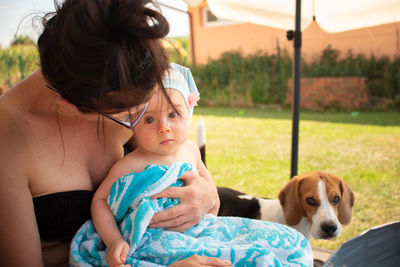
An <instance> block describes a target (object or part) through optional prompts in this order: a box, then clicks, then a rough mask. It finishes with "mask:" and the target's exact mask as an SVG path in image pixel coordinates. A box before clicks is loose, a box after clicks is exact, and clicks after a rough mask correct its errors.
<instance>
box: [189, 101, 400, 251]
mask: <svg viewBox="0 0 400 267" xmlns="http://www.w3.org/2000/svg"><path fill="white" fill-rule="evenodd" d="M213 113H214V114H213ZM196 114H199V115H196ZM364 114H365V113H364ZM364 114H363V117H362V118H356V119H354V118H351V117H350V116H349V114H345V113H332V114H328V113H324V114H323V116H322V115H321V114H320V113H311V112H308V113H305V114H304V117H305V118H306V119H303V117H302V120H301V122H300V139H299V167H298V169H299V173H304V172H307V171H313V170H320V171H326V172H330V173H333V174H336V175H339V176H342V177H343V178H344V179H345V181H346V182H347V183H348V184H349V185H350V187H351V188H352V189H353V191H354V192H355V195H356V203H355V207H354V209H353V219H352V222H351V223H350V224H349V225H348V226H345V227H343V230H342V234H341V236H340V237H339V238H338V239H337V240H333V241H316V240H312V242H311V244H312V245H313V246H317V247H323V248H327V249H337V248H338V247H339V246H340V245H341V244H342V243H343V242H345V241H346V240H349V239H351V238H352V237H354V236H356V235H358V234H360V233H362V232H363V231H365V230H367V229H368V228H370V227H373V226H377V225H381V224H384V223H388V222H392V221H396V220H399V214H400V193H399V192H400V114H399V113H380V114H377V113H370V114H365V115H364ZM200 118H201V119H202V120H203V121H204V122H205V125H206V133H207V146H206V149H207V157H206V160H207V167H208V168H209V170H210V172H211V174H212V175H213V178H214V180H215V182H216V184H217V185H218V186H226V187H231V188H234V189H237V190H240V191H243V192H245V193H248V194H252V195H254V196H260V197H269V198H276V197H277V195H278V193H279V190H280V189H281V188H282V187H283V186H284V185H285V184H286V183H287V182H288V180H289V175H290V151H291V115H290V112H289V111H281V112H277V111H267V110H245V111H240V112H239V111H238V110H235V109H212V108H201V109H199V111H195V115H194V117H193V121H192V128H193V129H194V128H195V125H196V123H197V121H198V120H199V119H200ZM377 118H381V119H380V120H378V119H377ZM356 120H359V121H358V123H357V121H356ZM193 132H194V131H193ZM193 136H194V134H192V137H193Z"/></svg>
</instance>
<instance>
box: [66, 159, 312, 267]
mask: <svg viewBox="0 0 400 267" xmlns="http://www.w3.org/2000/svg"><path fill="white" fill-rule="evenodd" d="M191 169H192V166H191V165H190V164H186V163H174V164H172V165H171V166H169V167H166V166H161V165H150V166H149V167H147V168H146V170H144V171H143V172H140V173H132V174H129V175H126V176H124V177H121V178H119V179H118V180H117V181H116V182H115V183H114V185H113V186H112V188H111V191H110V196H109V198H108V204H109V205H110V207H111V210H112V212H113V213H114V216H115V219H116V221H117V224H118V227H119V229H120V231H121V233H122V236H123V238H124V239H125V240H126V242H127V243H128V244H129V246H130V251H129V253H128V257H127V261H126V263H128V264H130V265H131V266H146V267H153V266H154V267H155V266H166V265H169V264H172V263H174V262H176V261H179V260H182V259H185V258H187V257H189V256H192V255H194V254H198V255H204V256H212V257H218V258H221V259H226V260H230V261H231V262H232V264H233V266H240V267H242V266H263V267H264V266H312V260H313V259H312V251H311V247H310V244H309V242H308V240H307V239H305V238H304V237H303V235H301V234H300V233H298V232H296V231H295V230H293V229H292V228H289V227H287V226H284V225H281V224H276V223H270V222H265V221H260V220H250V219H245V218H239V217H216V216H213V215H210V214H209V215H206V216H204V217H203V219H202V220H201V221H200V222H199V223H198V224H197V225H195V226H193V227H192V228H190V229H189V230H187V231H186V232H184V233H179V232H172V231H167V230H164V229H151V228H148V225H149V223H150V220H151V218H152V217H153V215H154V214H155V213H157V212H159V211H161V210H164V209H167V208H168V207H171V206H174V205H177V204H178V203H179V201H178V200H177V199H170V198H163V199H150V198H149V197H150V196H151V195H154V194H155V193H158V192H160V191H162V190H163V189H165V188H167V187H168V186H182V182H181V180H179V179H178V178H179V177H180V176H181V175H182V174H183V173H184V172H186V171H187V170H191ZM106 253H107V252H106V247H105V245H104V244H103V242H102V241H101V239H100V237H99V235H98V234H97V233H96V231H95V229H94V226H93V223H92V222H91V221H90V220H89V221H87V222H86V223H85V224H84V225H83V226H82V227H81V228H80V229H79V231H78V232H77V234H76V235H75V237H74V239H73V240H72V245H71V255H70V265H71V266H107V262H106Z"/></svg>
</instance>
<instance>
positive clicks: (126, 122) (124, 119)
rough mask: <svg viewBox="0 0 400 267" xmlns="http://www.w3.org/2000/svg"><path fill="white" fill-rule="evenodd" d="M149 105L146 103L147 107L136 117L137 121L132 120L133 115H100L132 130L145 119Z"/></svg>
mask: <svg viewBox="0 0 400 267" xmlns="http://www.w3.org/2000/svg"><path fill="white" fill-rule="evenodd" d="M148 105H149V103H146V105H145V106H144V108H143V110H142V111H141V112H140V113H139V116H137V117H136V119H135V120H132V119H133V117H132V115H133V114H132V113H130V112H129V113H121V114H118V115H114V116H111V115H109V114H105V113H100V114H101V115H103V116H104V117H106V118H109V119H110V120H113V121H115V122H116V123H119V124H121V125H123V126H125V127H126V128H128V129H132V128H133V127H135V125H136V124H137V123H138V122H139V121H140V119H141V118H142V117H143V114H144V113H145V112H146V109H147V106H148Z"/></svg>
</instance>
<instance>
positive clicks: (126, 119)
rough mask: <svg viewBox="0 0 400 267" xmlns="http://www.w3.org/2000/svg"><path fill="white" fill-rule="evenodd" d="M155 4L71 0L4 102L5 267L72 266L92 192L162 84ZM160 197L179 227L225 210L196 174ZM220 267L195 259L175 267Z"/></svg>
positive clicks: (51, 20)
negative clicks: (175, 204)
mask: <svg viewBox="0 0 400 267" xmlns="http://www.w3.org/2000/svg"><path fill="white" fill-rule="evenodd" d="M149 4H152V2H151V1H150V0H147V1H145V0H120V1H112V0H79V1H77V0H66V1H65V2H64V3H63V5H62V6H60V7H58V6H57V8H56V12H55V14H49V15H47V16H46V17H45V18H44V19H43V25H44V30H43V33H42V34H41V36H40V37H39V39H38V48H39V54H40V65H41V69H40V70H38V71H36V72H35V73H33V74H32V75H31V76H29V77H28V78H26V79H25V80H23V81H22V82H21V83H19V84H18V85H16V86H15V87H14V88H11V89H10V90H9V91H8V92H7V93H6V94H4V95H2V96H1V97H0V125H1V129H0V147H1V150H0V218H1V219H0V231H1V238H0V251H1V252H2V253H0V266H27V265H28V266H61V265H67V264H68V263H67V259H68V253H69V245H70V240H71V238H72V236H73V235H74V233H75V232H76V230H77V229H78V228H79V226H80V225H81V224H82V223H83V222H84V221H85V220H87V219H88V218H89V217H90V202H91V198H92V192H94V191H95V190H96V188H97V187H98V185H99V184H100V182H101V181H102V180H103V179H104V178H105V177H106V175H107V173H108V171H109V169H110V168H111V166H112V165H113V164H114V163H115V162H116V161H117V160H119V159H120V158H122V157H123V154H124V150H123V145H124V144H126V143H127V142H128V141H129V140H130V138H131V136H132V130H131V128H132V127H133V126H134V124H135V123H136V122H137V120H138V119H140V114H142V113H143V112H144V110H145V107H146V105H145V103H146V102H147V101H148V100H149V99H150V98H151V96H152V93H153V91H154V88H155V87H156V86H157V84H160V83H161V80H162V74H163V73H164V72H165V70H166V68H167V66H168V59H167V56H166V53H165V51H164V49H163V48H162V46H161V44H160V41H159V40H160V38H162V37H164V36H165V35H166V34H167V33H168V31H169V26H168V23H167V21H166V20H165V18H164V17H163V16H162V15H161V14H160V13H159V12H157V11H155V9H154V8H151V6H149ZM188 176H189V177H188V179H187V180H188V183H187V186H186V187H184V188H183V189H179V188H176V189H172V188H169V189H166V190H165V191H164V192H162V193H161V194H160V195H159V197H163V196H164V197H165V196H171V197H175V198H179V199H180V201H181V205H180V207H179V208H178V209H175V210H172V211H171V210H170V211H168V210H166V211H164V212H162V213H159V214H157V215H155V216H154V218H153V219H154V223H155V225H156V227H173V228H174V229H177V230H178V231H183V230H185V229H187V228H188V227H190V226H192V225H194V224H196V223H197V222H198V221H199V220H200V218H201V216H202V215H204V214H205V213H208V212H211V213H214V214H215V213H216V212H217V210H218V207H219V200H218V195H217V193H216V188H215V185H214V184H213V183H212V182H210V181H207V180H206V179H203V178H202V177H200V176H198V175H196V174H194V173H193V172H192V173H189V174H188ZM206 264H207V265H214V266H219V265H221V266H222V265H223V262H222V261H220V260H218V259H215V258H207V257H199V256H193V257H191V258H188V259H186V260H184V261H182V262H178V263H176V264H175V265H174V266H203V265H206Z"/></svg>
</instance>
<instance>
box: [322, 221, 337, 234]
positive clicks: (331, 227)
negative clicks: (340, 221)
mask: <svg viewBox="0 0 400 267" xmlns="http://www.w3.org/2000/svg"><path fill="white" fill-rule="evenodd" d="M321 230H322V231H323V232H324V233H325V234H327V235H331V234H333V233H334V232H336V230H337V225H336V223H333V222H328V223H324V224H322V225H321Z"/></svg>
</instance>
